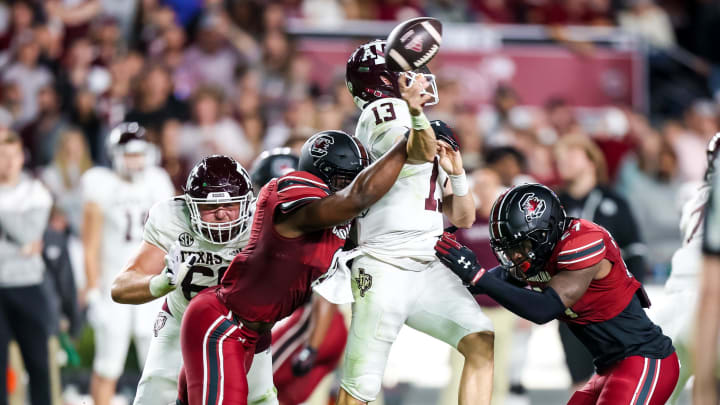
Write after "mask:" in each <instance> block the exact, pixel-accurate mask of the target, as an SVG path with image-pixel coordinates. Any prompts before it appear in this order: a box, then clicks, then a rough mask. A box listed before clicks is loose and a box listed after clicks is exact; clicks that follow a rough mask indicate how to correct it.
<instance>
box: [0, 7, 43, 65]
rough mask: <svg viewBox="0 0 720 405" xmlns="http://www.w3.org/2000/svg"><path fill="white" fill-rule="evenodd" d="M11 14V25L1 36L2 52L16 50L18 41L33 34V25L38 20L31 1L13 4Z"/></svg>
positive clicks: (8, 25) (0, 48) (7, 26)
mask: <svg viewBox="0 0 720 405" xmlns="http://www.w3.org/2000/svg"><path fill="white" fill-rule="evenodd" d="M6 4H7V3H6ZM9 14H10V16H9V17H10V20H9V24H7V25H6V29H5V31H4V32H2V34H0V50H4V51H7V50H13V49H15V47H16V46H17V41H18V39H19V38H22V37H23V35H26V34H29V33H31V32H32V24H33V22H34V21H35V18H36V17H35V14H36V12H35V10H34V9H33V7H32V5H31V3H30V2H29V1H15V2H12V4H10V10H9ZM2 65H4V63H0V66H2Z"/></svg>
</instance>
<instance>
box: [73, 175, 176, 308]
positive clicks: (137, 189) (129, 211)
mask: <svg viewBox="0 0 720 405" xmlns="http://www.w3.org/2000/svg"><path fill="white" fill-rule="evenodd" d="M82 189H83V201H84V202H94V203H97V204H98V205H99V206H100V210H101V212H102V218H103V223H102V234H101V242H100V273H101V274H100V280H99V283H100V285H99V288H100V291H101V292H103V294H105V293H107V294H108V295H109V293H110V286H111V285H112V282H113V280H114V279H115V276H116V275H117V274H118V273H119V272H120V270H122V267H123V266H124V265H125V263H127V261H128V259H129V258H130V256H131V255H132V254H133V253H134V251H135V249H137V247H138V245H139V243H140V241H142V237H143V226H144V224H145V219H146V218H147V215H148V212H150V208H151V207H152V206H153V204H155V203H156V202H158V201H160V200H162V199H165V198H168V197H171V196H172V195H173V194H174V193H175V190H174V187H173V185H172V182H171V181H170V177H169V176H168V174H167V173H166V172H165V170H163V169H161V168H159V167H155V166H153V167H149V168H148V169H147V170H146V172H145V174H144V175H143V176H142V177H141V178H140V179H138V180H137V181H134V182H127V181H125V180H124V179H122V178H121V177H120V176H118V175H117V173H116V172H114V171H113V170H111V169H108V168H105V167H94V168H92V169H90V170H88V171H87V172H85V174H84V175H83V178H82Z"/></svg>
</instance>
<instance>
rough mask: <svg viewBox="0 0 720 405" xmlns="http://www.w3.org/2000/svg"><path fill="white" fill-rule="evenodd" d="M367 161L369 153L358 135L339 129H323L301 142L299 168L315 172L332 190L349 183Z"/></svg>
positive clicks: (366, 164)
mask: <svg viewBox="0 0 720 405" xmlns="http://www.w3.org/2000/svg"><path fill="white" fill-rule="evenodd" d="M368 164H370V159H369V157H368V153H367V151H366V150H365V148H364V147H363V145H362V144H361V143H360V141H359V140H357V138H355V137H354V136H350V135H348V134H346V133H345V132H342V131H323V132H318V133H317V134H315V135H313V136H311V137H310V139H308V140H307V141H306V142H305V144H304V145H303V147H302V150H301V151H300V161H299V163H298V170H302V171H306V172H309V173H312V174H314V175H316V176H318V177H319V178H321V179H322V180H323V182H325V184H327V185H328V187H329V188H330V190H331V191H332V192H335V191H338V190H341V189H343V188H344V187H345V186H347V185H348V184H350V183H351V182H352V181H353V179H354V178H355V176H357V175H358V173H360V171H362V169H364V168H365V167H367V166H368Z"/></svg>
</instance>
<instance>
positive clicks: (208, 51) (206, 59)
mask: <svg viewBox="0 0 720 405" xmlns="http://www.w3.org/2000/svg"><path fill="white" fill-rule="evenodd" d="M225 19H226V17H225V16H224V15H221V14H219V13H212V12H211V13H208V14H205V15H204V16H203V17H202V18H201V19H200V22H199V31H198V34H197V40H196V41H195V43H194V44H193V45H191V46H190V47H189V48H187V49H186V50H185V54H184V55H183V60H182V63H181V64H180V66H179V67H178V69H177V70H176V72H175V80H174V81H175V90H176V92H177V93H176V94H178V96H179V97H180V98H184V97H187V96H189V95H190V94H192V93H193V92H194V90H195V89H197V88H198V87H199V86H202V85H216V86H217V87H218V88H220V89H223V91H226V90H225V89H227V88H228V87H229V86H228V84H230V83H233V81H234V78H235V70H236V69H237V67H238V65H239V64H240V63H241V62H242V60H243V55H241V54H239V53H238V52H237V51H236V50H235V49H234V48H233V47H231V46H230V45H229V43H228V41H227V38H226V35H225V33H226V30H227V28H226V24H227V21H226V20H225ZM230 88H231V87H230ZM228 95H229V94H228Z"/></svg>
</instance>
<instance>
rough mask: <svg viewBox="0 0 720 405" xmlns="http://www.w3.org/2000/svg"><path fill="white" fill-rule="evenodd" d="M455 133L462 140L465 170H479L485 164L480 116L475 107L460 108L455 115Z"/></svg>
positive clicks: (464, 106) (465, 106)
mask: <svg viewBox="0 0 720 405" xmlns="http://www.w3.org/2000/svg"><path fill="white" fill-rule="evenodd" d="M454 117H455V120H454V123H455V127H454V130H455V133H456V134H457V136H458V139H459V140H460V145H462V148H461V149H460V151H461V152H462V158H463V164H464V165H465V169H466V170H468V169H476V168H479V167H480V166H481V165H482V164H483V162H484V159H483V152H484V150H483V135H482V133H481V131H480V126H479V125H478V115H477V113H476V110H475V108H474V107H473V106H470V105H463V106H459V107H458V108H457V110H456V111H455V114H454Z"/></svg>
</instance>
